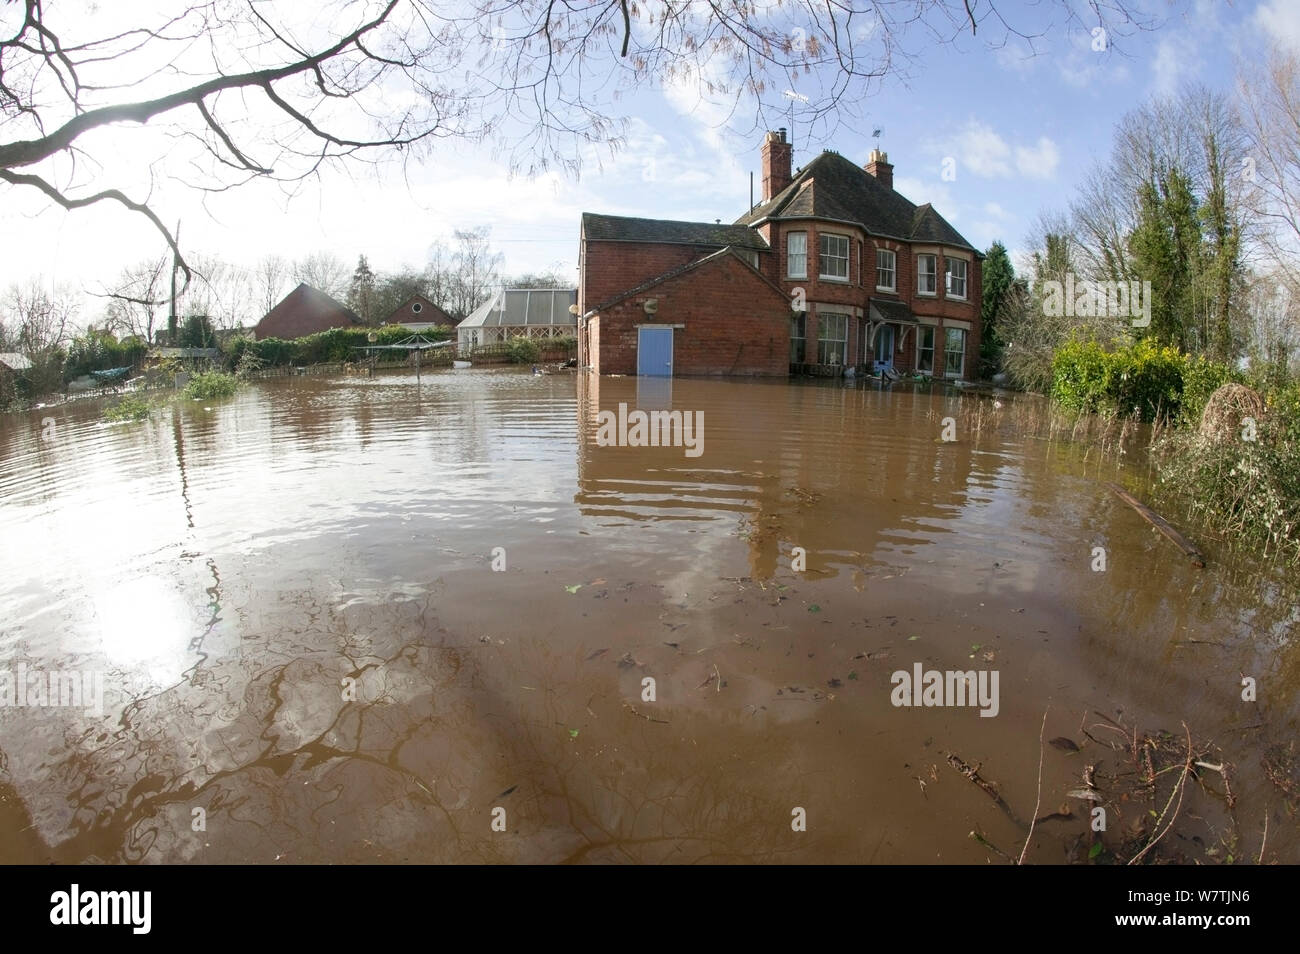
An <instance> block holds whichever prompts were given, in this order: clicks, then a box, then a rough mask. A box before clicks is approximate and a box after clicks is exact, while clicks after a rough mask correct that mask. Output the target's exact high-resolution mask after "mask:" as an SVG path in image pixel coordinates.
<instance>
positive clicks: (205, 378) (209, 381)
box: [185, 371, 239, 399]
mask: <svg viewBox="0 0 1300 954" xmlns="http://www.w3.org/2000/svg"><path fill="white" fill-rule="evenodd" d="M238 387H239V379H238V378H237V377H235V376H234V375H233V374H227V373H226V372H224V371H204V372H201V373H199V374H196V375H194V377H192V378H190V380H189V383H188V384H186V385H185V396H186V397H189V398H200V399H207V398H214V397H230V395H232V394H234V393H235V391H236V390H237V389H238Z"/></svg>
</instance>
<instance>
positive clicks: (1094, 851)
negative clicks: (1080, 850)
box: [1088, 841, 1101, 861]
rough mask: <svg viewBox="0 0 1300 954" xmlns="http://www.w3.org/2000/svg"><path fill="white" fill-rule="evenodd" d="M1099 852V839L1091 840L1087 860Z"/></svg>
mask: <svg viewBox="0 0 1300 954" xmlns="http://www.w3.org/2000/svg"><path fill="white" fill-rule="evenodd" d="M1099 854H1101V842H1099V841H1097V842H1093V845H1092V847H1091V848H1089V849H1088V860H1089V861H1091V860H1092V859H1093V858H1096V857H1097V856H1098V855H1099Z"/></svg>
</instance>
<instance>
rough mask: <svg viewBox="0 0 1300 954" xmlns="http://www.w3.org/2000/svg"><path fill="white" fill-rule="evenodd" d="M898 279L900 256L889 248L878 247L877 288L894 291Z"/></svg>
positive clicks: (878, 289)
mask: <svg viewBox="0 0 1300 954" xmlns="http://www.w3.org/2000/svg"><path fill="white" fill-rule="evenodd" d="M897 280H898V257H897V256H896V255H895V254H894V253H893V252H891V251H890V250H889V249H887V248H878V249H876V290H877V291H894V290H895V289H896V288H897V287H898V286H897V284H896V282H897Z"/></svg>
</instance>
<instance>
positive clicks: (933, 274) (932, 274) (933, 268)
mask: <svg viewBox="0 0 1300 954" xmlns="http://www.w3.org/2000/svg"><path fill="white" fill-rule="evenodd" d="M927 258H928V259H929V260H930V271H929V274H928V277H929V279H930V290H929V291H926V290H925V288H924V287H923V286H922V285H921V280H922V279H924V278H926V277H927V274H926V272H925V271H924V270H923V269H922V268H921V262H922V260H924V259H927ZM916 293H917V294H918V295H925V296H926V297H927V298H935V297H937V296H938V294H939V256H938V255H936V254H935V253H934V252H918V253H917V254H916Z"/></svg>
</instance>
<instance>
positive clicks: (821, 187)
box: [736, 152, 982, 255]
mask: <svg viewBox="0 0 1300 954" xmlns="http://www.w3.org/2000/svg"><path fill="white" fill-rule="evenodd" d="M798 218H816V219H833V220H836V221H840V222H853V223H857V224H859V225H861V226H862V227H863V228H864V229H865V230H866V231H867V232H868V233H869V234H871V235H879V236H882V237H886V238H895V239H902V240H903V241H906V242H932V243H934V244H935V245H949V246H953V247H955V248H964V249H970V250H971V251H972V252H975V254H976V255H981V254H982V253H980V252H979V250H978V249H976V248H975V246H973V245H971V243H970V242H968V241H966V239H965V238H963V237H962V235H961V233H960V232H958V231H957V230H956V229H954V228H953V227H952V226H951V225H949V224H948V222H947V220H946V219H944V217H943V216H942V215H940V214H939V213H938V212H936V211H935V210H934V207H933V206H931V205H930V204H929V203H926V204H925V205H913V204H912V203H911V202H909V201H908V200H907V199H906V198H905V197H904V196H902V195H900V194H899V193H898V192H895V191H894V190H893V189H891V188H889V187H888V186H886V185H884V184H883V183H881V182H880V180H879V179H877V178H876V177H875V176H873V175H872V174H871V173H869V172H867V170H866V169H863V168H862V167H861V166H858V165H856V164H854V163H852V162H850V161H849V160H848V159H845V158H844V157H843V156H841V155H840V154H839V153H835V152H823V153H822V154H821V155H820V156H818V157H817V158H816V159H814V160H813V161H812V162H810V163H808V165H806V166H804V167H803V168H802V169H800V170H799V172H798V174H797V175H795V177H794V179H792V180H791V182H790V184H789V185H788V186H786V187H785V188H784V189H782V190H781V191H780V192H778V193H777V194H776V195H775V196H773V197H772V198H771V199H769V200H768V201H767V202H764V203H763V204H761V205H759V206H757V207H756V208H754V209H753V210H751V211H750V212H749V213H748V214H747V215H742V216H741V217H740V218H739V219H737V220H736V225H738V226H751V225H757V224H759V223H760V222H762V221H764V220H765V219H798Z"/></svg>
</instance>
